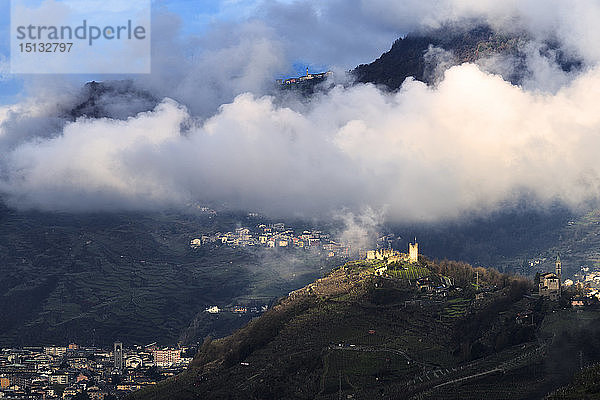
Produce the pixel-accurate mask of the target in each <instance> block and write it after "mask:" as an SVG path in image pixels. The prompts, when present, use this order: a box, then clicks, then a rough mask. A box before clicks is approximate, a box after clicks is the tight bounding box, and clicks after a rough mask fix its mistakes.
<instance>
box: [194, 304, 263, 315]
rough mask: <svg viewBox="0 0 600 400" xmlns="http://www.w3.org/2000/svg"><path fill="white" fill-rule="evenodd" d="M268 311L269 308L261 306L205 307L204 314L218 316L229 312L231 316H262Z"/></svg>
mask: <svg viewBox="0 0 600 400" xmlns="http://www.w3.org/2000/svg"><path fill="white" fill-rule="evenodd" d="M268 309H269V306H268V305H266V304H263V305H261V306H257V305H253V306H248V305H239V304H238V305H235V306H233V307H226V308H219V306H211V307H207V308H206V309H205V310H204V312H206V313H209V314H219V313H223V312H230V313H233V314H257V315H259V314H262V313H264V312H266V311H267V310H268Z"/></svg>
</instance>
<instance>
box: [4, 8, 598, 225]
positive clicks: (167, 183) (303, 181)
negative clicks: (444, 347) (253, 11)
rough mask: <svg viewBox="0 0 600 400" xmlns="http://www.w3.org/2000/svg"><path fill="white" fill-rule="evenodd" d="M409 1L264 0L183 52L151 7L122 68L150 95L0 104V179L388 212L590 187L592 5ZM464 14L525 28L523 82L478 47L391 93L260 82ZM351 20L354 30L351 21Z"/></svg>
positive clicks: (164, 196)
mask: <svg viewBox="0 0 600 400" xmlns="http://www.w3.org/2000/svg"><path fill="white" fill-rule="evenodd" d="M424 4H425V3H423V2H417V1H414V2H407V3H405V2H403V3H402V7H399V6H398V3H397V2H393V1H386V0H377V1H370V2H364V1H359V0H353V1H344V2H343V3H342V2H336V1H334V2H331V3H329V2H328V3H327V5H320V4H319V3H317V2H312V1H302V2H294V3H291V4H289V3H283V2H276V1H265V2H263V3H261V5H260V7H258V8H257V10H258V11H257V15H256V16H255V17H254V18H251V19H250V20H248V21H246V22H243V23H241V24H237V25H236V26H235V27H233V26H231V25H228V24H226V23H223V24H216V25H215V26H214V27H213V28H212V30H211V31H210V32H209V33H207V34H206V35H204V36H202V37H199V38H194V39H193V44H194V46H191V47H193V48H198V49H199V50H198V51H195V50H189V48H188V47H190V46H189V45H190V42H189V41H186V42H185V43H182V42H181V41H179V39H178V38H177V37H176V36H177V35H176V33H175V32H177V29H178V28H177V25H178V24H179V21H178V20H177V18H174V17H173V16H171V15H168V14H167V15H163V16H162V17H160V18H156V19H155V28H156V29H159V30H161V31H164V32H165V35H154V36H155V37H161V38H162V39H161V41H159V42H156V43H155V44H154V51H155V53H156V54H155V55H154V60H155V61H154V62H155V65H153V68H154V72H153V74H152V75H151V76H149V77H145V78H141V79H139V80H137V81H136V84H137V85H138V86H139V87H141V88H143V89H145V90H148V91H150V92H151V93H153V94H154V95H155V97H157V98H159V99H162V100H160V101H159V104H158V105H157V106H156V107H155V108H154V109H153V110H151V111H148V112H142V113H132V116H131V117H129V118H126V119H125V118H122V119H111V118H103V119H89V118H85V117H82V118H79V119H77V120H75V121H70V122H64V121H63V120H60V119H57V118H55V117H53V115H55V111H56V110H55V108H56V105H55V103H52V102H47V103H42V104H40V103H39V102H35V101H29V102H24V103H23V104H20V105H16V106H11V107H9V108H4V109H3V110H2V111H1V112H0V118H1V120H2V124H1V131H0V151H1V152H2V154H3V157H2V159H1V160H0V192H1V193H2V194H3V197H4V199H5V200H6V201H7V202H8V203H9V204H10V205H12V206H15V207H24V208H38V209H45V210H66V211H73V210H75V211H90V210H123V209H131V210H139V209H142V210H145V209H157V208H164V207H184V206H186V205H187V204H190V203H196V202H200V203H207V204H218V205H227V206H230V207H236V208H244V209H252V210H258V211H262V212H264V213H267V214H277V215H293V216H308V215H311V216H312V215H323V216H326V215H336V213H338V210H340V209H344V210H351V211H353V210H354V211H360V210H364V209H371V210H385V218H388V219H393V220H401V221H435V220H440V219H448V218H456V217H459V216H461V215H462V214H463V213H468V212H473V211H476V212H487V211H491V210H495V209H496V208H498V207H500V206H501V205H502V204H506V202H507V201H508V202H510V201H511V200H513V199H518V198H519V197H521V196H523V195H527V196H529V197H531V198H533V199H535V200H536V201H537V202H539V203H540V204H546V203H551V202H554V201H557V200H558V201H562V202H564V203H566V204H568V205H571V206H573V207H579V206H581V205H584V204H590V203H595V202H596V201H597V200H598V198H599V194H600V180H599V178H600V163H598V162H597V156H596V154H597V149H599V148H600V114H599V113H598V112H597V104H598V100H599V99H600V68H599V67H598V61H599V60H600V54H597V52H598V51H597V49H596V48H597V46H592V45H591V43H593V42H594V41H595V39H598V38H600V32H598V29H600V28H598V27H597V26H596V25H597V24H595V22H593V18H591V17H592V16H594V15H598V13H599V12H600V11H599V10H600V6H596V5H594V4H589V3H587V2H586V3H584V2H575V3H574V4H572V5H571V6H569V7H567V6H566V5H564V4H563V3H562V2H558V1H551V2H550V3H549V2H547V1H544V2H542V1H533V0H531V1H519V2H516V1H515V2H512V1H511V2H502V4H499V3H498V2H495V1H494V2H493V1H477V2H475V1H472V2H471V1H450V0H446V1H443V0H440V1H437V2H431V4H430V3H427V6H425V5H424ZM335 7H338V8H337V9H336V8H335ZM335 11H337V13H336V12H335ZM471 18H478V19H484V20H487V21H489V22H491V23H493V25H494V26H495V27H496V28H497V29H504V30H507V29H509V28H510V29H518V30H523V29H526V30H527V31H528V32H529V34H530V35H531V36H532V37H533V38H534V40H533V41H532V42H531V44H530V46H531V50H530V51H528V54H529V55H530V56H529V57H528V59H527V63H528V67H529V68H530V70H531V71H532V75H531V77H530V79H529V80H528V81H527V82H525V83H524V84H523V85H522V86H515V85H512V84H511V83H510V82H507V81H506V80H504V79H503V78H502V76H501V75H496V74H494V73H492V71H495V70H496V69H497V67H498V64H497V63H494V62H493V60H487V61H488V63H489V65H487V66H486V65H485V63H481V65H474V64H463V65H460V66H454V67H452V68H450V69H448V70H446V71H445V73H444V74H443V76H441V77H440V79H439V80H438V82H437V84H436V85H435V86H433V87H428V86H426V85H425V84H423V83H420V82H417V81H413V80H407V81H406V82H405V84H404V85H403V86H402V88H401V89H400V90H399V91H398V92H397V93H388V92H385V91H382V90H380V89H379V88H376V87H374V86H372V85H369V84H357V85H353V86H341V85H340V86H336V87H335V88H334V89H333V90H331V91H330V92H328V93H320V94H317V95H315V96H314V97H313V98H311V99H310V100H303V99H284V100H282V99H281V98H279V97H276V96H273V95H270V87H271V86H272V80H273V76H274V75H275V74H276V73H277V71H281V70H282V69H285V68H286V65H289V63H290V60H293V59H294V57H297V51H300V52H304V53H305V54H308V55H309V56H308V58H309V59H311V60H317V59H319V58H320V57H323V59H325V60H327V63H329V64H332V65H340V66H342V67H347V64H346V63H348V62H352V61H354V60H353V59H352V57H351V56H350V54H365V53H366V52H368V51H373V49H376V48H377V45H375V46H368V45H367V44H366V43H367V42H368V41H370V40H371V41H375V42H377V43H379V42H378V41H380V42H383V39H381V38H383V37H387V41H388V43H389V42H391V41H392V40H393V37H389V35H390V32H402V31H403V30H406V31H408V30H412V29H417V28H422V27H430V26H435V25H436V24H441V23H445V22H448V20H450V21H455V22H457V23H458V22H462V21H465V20H467V19H471ZM344 21H346V24H345V26H342V24H343V23H344ZM353 21H356V24H357V25H355V26H360V27H363V28H364V29H366V31H365V32H366V34H365V33H360V32H356V33H354V32H352V30H351V29H350V28H349V26H351V25H352V22H353ZM576 22H577V23H576ZM327 24H329V25H327ZM309 26H310V27H311V28H308V27H309ZM302 27H304V28H305V29H304V34H303V35H302V34H301V33H303V32H302ZM313 27H314V29H313ZM369 27H370V28H369ZM169 32H171V35H167V33H169ZM346 33H347V37H346ZM325 35H327V38H328V39H327V40H323V41H322V42H317V41H316V38H317V37H321V38H323V37H325ZM386 35H387V36H386ZM359 36H360V37H361V38H359ZM292 38H296V39H295V40H292ZM363 39H364V40H363ZM375 39H376V40H375ZM546 39H554V40H558V41H559V43H560V45H561V49H563V50H564V51H569V52H572V53H573V54H574V55H576V56H578V57H580V58H581V59H583V60H584V68H583V70H582V71H581V72H577V73H565V72H564V71H562V70H561V69H560V68H558V66H557V65H556V63H555V60H553V59H552V58H551V57H543V56H541V55H540V53H539V48H538V47H536V46H538V45H539V43H541V42H542V41H543V40H546ZM353 40H355V48H356V49H357V51H356V52H355V53H352V46H351V42H352V41H353ZM311 43H312V44H313V45H312V46H311V45H310V44H311ZM363 45H364V46H363ZM293 49H296V50H293ZM327 49H329V52H327ZM190 51H191V54H190ZM295 51H296V52H295ZM338 52H339V54H338ZM349 60H350V61H349ZM364 61H368V60H364ZM492 64H493V65H492ZM65 101H66V100H65ZM66 102H67V103H68V101H66ZM53 104H54V105H53ZM123 106H124V107H126V105H125V104H124V105H123Z"/></svg>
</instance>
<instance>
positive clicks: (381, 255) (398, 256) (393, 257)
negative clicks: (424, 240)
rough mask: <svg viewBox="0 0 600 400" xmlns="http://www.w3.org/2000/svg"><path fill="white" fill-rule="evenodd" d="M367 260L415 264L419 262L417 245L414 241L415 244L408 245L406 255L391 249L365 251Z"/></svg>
mask: <svg viewBox="0 0 600 400" xmlns="http://www.w3.org/2000/svg"><path fill="white" fill-rule="evenodd" d="M367 260H381V261H387V263H388V264H390V263H393V262H397V261H407V262H410V263H416V262H418V261H419V243H417V240H416V239H415V243H409V244H408V254H406V253H400V252H399V251H398V250H393V249H377V250H369V251H367Z"/></svg>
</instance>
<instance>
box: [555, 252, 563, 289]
mask: <svg viewBox="0 0 600 400" xmlns="http://www.w3.org/2000/svg"><path fill="white" fill-rule="evenodd" d="M555 273H556V276H558V286H559V287H560V285H561V282H562V280H561V275H562V263H561V262H560V254H557V255H556V271H555Z"/></svg>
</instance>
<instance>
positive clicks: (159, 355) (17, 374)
mask: <svg viewBox="0 0 600 400" xmlns="http://www.w3.org/2000/svg"><path fill="white" fill-rule="evenodd" d="M185 351H187V349H185V348H177V349H175V348H160V347H158V346H157V345H156V344H154V343H153V344H150V345H147V346H134V347H133V348H130V349H126V348H123V344H122V343H120V342H116V343H115V344H114V348H113V349H111V350H107V349H100V348H96V347H81V346H78V345H76V344H69V345H68V346H44V347H41V346H40V347H24V348H18V349H14V348H11V349H2V350H0V398H6V399H47V400H54V399H71V398H73V397H75V396H79V395H82V394H85V395H87V397H89V398H90V399H92V400H104V399H111V398H118V397H120V396H122V395H123V394H125V393H128V392H131V391H135V390H139V389H141V388H142V387H144V386H148V385H155V384H156V383H157V382H159V381H161V380H163V379H166V378H168V377H171V376H174V375H176V374H178V373H179V372H181V371H183V370H184V369H185V368H186V367H187V365H188V364H189V363H190V361H191V360H192V358H191V357H183V356H182V354H185Z"/></svg>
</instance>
